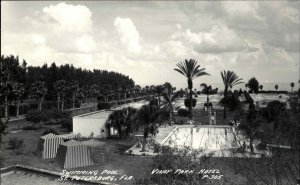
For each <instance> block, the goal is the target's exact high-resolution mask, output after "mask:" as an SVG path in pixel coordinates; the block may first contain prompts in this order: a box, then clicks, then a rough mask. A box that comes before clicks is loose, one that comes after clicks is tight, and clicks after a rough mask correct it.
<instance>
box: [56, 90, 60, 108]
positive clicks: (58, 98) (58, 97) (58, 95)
mask: <svg viewBox="0 0 300 185" xmlns="http://www.w3.org/2000/svg"><path fill="white" fill-rule="evenodd" d="M59 103H60V94H57V109H58V110H59Z"/></svg>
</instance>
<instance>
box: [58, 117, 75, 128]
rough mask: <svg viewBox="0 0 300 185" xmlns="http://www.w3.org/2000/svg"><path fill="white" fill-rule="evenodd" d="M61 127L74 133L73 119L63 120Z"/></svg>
mask: <svg viewBox="0 0 300 185" xmlns="http://www.w3.org/2000/svg"><path fill="white" fill-rule="evenodd" d="M61 127H62V128H65V129H67V130H68V131H72V130H73V122H72V118H69V119H66V120H63V121H62V122H61Z"/></svg>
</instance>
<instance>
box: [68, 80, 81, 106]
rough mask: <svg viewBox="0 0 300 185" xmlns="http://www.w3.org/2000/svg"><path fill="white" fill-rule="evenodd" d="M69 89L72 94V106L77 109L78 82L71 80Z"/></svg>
mask: <svg viewBox="0 0 300 185" xmlns="http://www.w3.org/2000/svg"><path fill="white" fill-rule="evenodd" d="M69 90H70V92H71V94H72V108H73V109H75V101H76V95H77V93H78V90H79V86H78V82H77V81H74V82H71V83H70V85H69Z"/></svg>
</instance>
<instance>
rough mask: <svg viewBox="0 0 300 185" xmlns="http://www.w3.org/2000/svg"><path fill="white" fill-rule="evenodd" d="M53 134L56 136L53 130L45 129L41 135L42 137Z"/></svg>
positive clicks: (56, 133)
mask: <svg viewBox="0 0 300 185" xmlns="http://www.w3.org/2000/svg"><path fill="white" fill-rule="evenodd" d="M50 133H52V134H55V135H58V132H57V131H56V130H55V129H54V128H47V129H46V130H45V131H44V132H43V133H42V136H44V135H47V134H50Z"/></svg>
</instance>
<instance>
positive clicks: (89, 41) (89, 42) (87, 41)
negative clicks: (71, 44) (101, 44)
mask: <svg viewBox="0 0 300 185" xmlns="http://www.w3.org/2000/svg"><path fill="white" fill-rule="evenodd" d="M75 42H76V46H77V48H78V50H79V51H81V52H84V53H89V52H92V51H94V50H95V49H96V42H95V41H94V39H93V37H92V36H90V35H83V36H81V37H79V38H77V39H76V41H75Z"/></svg>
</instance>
